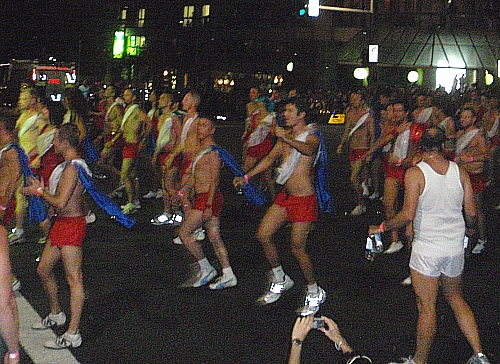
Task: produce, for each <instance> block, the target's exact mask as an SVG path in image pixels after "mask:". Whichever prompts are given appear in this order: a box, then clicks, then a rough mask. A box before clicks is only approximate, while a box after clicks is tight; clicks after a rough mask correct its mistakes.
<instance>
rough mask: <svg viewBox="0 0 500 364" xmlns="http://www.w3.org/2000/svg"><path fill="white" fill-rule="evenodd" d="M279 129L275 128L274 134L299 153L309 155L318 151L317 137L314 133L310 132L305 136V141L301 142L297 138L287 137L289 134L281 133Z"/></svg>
mask: <svg viewBox="0 0 500 364" xmlns="http://www.w3.org/2000/svg"><path fill="white" fill-rule="evenodd" d="M280 129H281V128H278V129H277V131H276V136H277V137H278V138H280V139H281V140H282V141H283V142H284V143H286V144H288V145H290V146H291V147H292V148H294V149H297V150H298V151H299V152H300V154H304V155H307V156H311V155H314V154H316V152H317V151H318V146H319V138H318V137H317V136H316V135H314V134H310V135H308V136H307V138H306V141H305V142H301V141H299V140H296V139H291V138H289V134H287V133H282V132H281V130H280Z"/></svg>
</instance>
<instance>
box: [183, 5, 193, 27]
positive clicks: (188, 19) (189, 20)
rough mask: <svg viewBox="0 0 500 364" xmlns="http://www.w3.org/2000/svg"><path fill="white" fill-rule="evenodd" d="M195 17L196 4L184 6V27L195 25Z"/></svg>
mask: <svg viewBox="0 0 500 364" xmlns="http://www.w3.org/2000/svg"><path fill="white" fill-rule="evenodd" d="M193 19H194V5H187V6H184V19H183V22H182V26H183V27H190V26H192V25H193Z"/></svg>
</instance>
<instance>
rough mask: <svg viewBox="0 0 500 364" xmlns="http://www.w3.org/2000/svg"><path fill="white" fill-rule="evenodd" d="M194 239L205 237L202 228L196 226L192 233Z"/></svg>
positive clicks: (200, 239) (199, 239) (201, 239)
mask: <svg viewBox="0 0 500 364" xmlns="http://www.w3.org/2000/svg"><path fill="white" fill-rule="evenodd" d="M193 235H194V238H195V240H196V241H203V240H204V239H205V230H203V228H201V227H200V228H198V229H196V230H195V231H194V233H193Z"/></svg>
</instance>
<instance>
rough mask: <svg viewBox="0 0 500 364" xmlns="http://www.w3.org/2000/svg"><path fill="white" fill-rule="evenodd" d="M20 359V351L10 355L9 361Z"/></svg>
mask: <svg viewBox="0 0 500 364" xmlns="http://www.w3.org/2000/svg"><path fill="white" fill-rule="evenodd" d="M18 358H19V351H16V352H15V353H9V359H18Z"/></svg>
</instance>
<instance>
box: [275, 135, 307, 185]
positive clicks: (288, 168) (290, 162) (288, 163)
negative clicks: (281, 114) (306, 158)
mask: <svg viewBox="0 0 500 364" xmlns="http://www.w3.org/2000/svg"><path fill="white" fill-rule="evenodd" d="M308 135H309V130H306V131H304V132H302V133H300V134H299V135H297V137H296V138H295V139H294V140H298V141H299V142H305V141H306V138H307V136H308ZM301 156H302V154H301V153H300V152H299V151H298V150H297V149H295V148H293V150H292V152H291V153H290V154H289V155H288V157H287V158H286V160H284V161H283V163H281V166H280V167H279V168H278V173H279V174H278V177H277V178H276V183H278V184H280V185H284V184H285V183H286V181H288V179H289V178H290V176H291V175H292V173H293V171H294V170H295V167H297V163H298V162H299V160H300V157H301Z"/></svg>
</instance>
